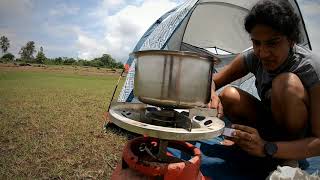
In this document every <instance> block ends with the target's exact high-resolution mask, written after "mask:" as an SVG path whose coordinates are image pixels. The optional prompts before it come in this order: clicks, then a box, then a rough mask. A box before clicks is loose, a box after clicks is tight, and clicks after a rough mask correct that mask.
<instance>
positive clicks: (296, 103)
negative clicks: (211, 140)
mask: <svg viewBox="0 0 320 180" xmlns="http://www.w3.org/2000/svg"><path fill="white" fill-rule="evenodd" d="M245 29H246V31H247V32H248V33H249V35H250V37H251V40H252V44H253V49H252V50H249V51H247V52H244V53H242V54H239V55H238V56H237V57H236V58H235V59H234V60H233V61H232V63H230V64H229V65H228V66H226V67H225V68H224V69H223V70H222V71H220V72H219V73H217V74H214V76H213V83H212V84H213V86H212V87H213V88H212V93H211V94H212V95H211V102H210V106H211V107H212V108H217V109H218V113H219V114H218V116H220V117H222V116H223V114H225V115H226V116H227V117H228V118H229V119H230V120H231V121H232V123H234V124H233V126H232V127H233V128H234V129H236V130H235V131H234V133H233V137H231V141H233V142H234V143H235V144H237V145H238V146H239V147H241V149H243V150H244V151H246V152H248V153H249V154H251V155H254V156H259V157H268V158H276V159H286V160H299V159H304V158H307V157H312V156H319V155H320V59H319V58H318V57H316V56H314V55H313V54H312V53H311V52H310V51H309V50H307V49H305V48H303V47H300V46H298V45H296V43H298V42H299V35H300V31H299V18H298V16H297V15H296V14H295V13H294V11H293V8H292V6H291V5H290V4H289V3H288V2H287V1H286V0H262V1H259V2H258V3H257V4H256V5H255V6H254V7H253V8H252V9H251V11H250V12H249V14H248V15H247V17H246V18H245ZM249 72H252V73H253V74H254V75H255V77H256V83H255V85H256V88H257V90H258V94H259V96H260V99H261V101H260V100H258V99H256V98H255V97H253V96H252V95H250V94H248V93H247V92H245V91H243V90H241V89H238V88H235V87H230V86H229V87H227V88H225V89H224V90H223V91H222V92H221V94H220V95H219V96H218V95H217V94H216V92H215V90H216V89H219V88H220V87H223V86H225V85H227V84H229V83H231V82H232V81H234V80H236V79H238V78H241V77H243V76H245V75H246V74H248V73H249Z"/></svg>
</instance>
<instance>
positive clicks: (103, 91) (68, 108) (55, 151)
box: [0, 65, 127, 179]
mask: <svg viewBox="0 0 320 180" xmlns="http://www.w3.org/2000/svg"><path fill="white" fill-rule="evenodd" d="M118 77H119V73H117V72H110V71H108V70H106V69H96V68H79V67H59V66H52V67H14V66H9V67H8V66H7V65H6V66H4V65H0V129H1V131H0V179H108V178H109V177H110V175H111V173H112V171H113V168H114V167H115V166H116V164H117V162H119V158H120V154H121V151H122V148H123V145H124V144H125V142H126V141H127V136H126V135H125V134H123V133H121V132H118V131H115V130H113V131H112V130H109V131H107V132H106V131H105V130H104V129H103V125H104V120H103V118H102V115H103V112H104V111H106V109H107V106H108V102H109V100H110V98H111V95H112V92H113V89H114V87H115V84H116V82H117V80H118ZM123 79H124V78H123ZM122 83H123V81H122ZM119 87H121V85H119ZM119 89H120V88H119Z"/></svg>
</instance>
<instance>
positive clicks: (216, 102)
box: [208, 92, 224, 118]
mask: <svg viewBox="0 0 320 180" xmlns="http://www.w3.org/2000/svg"><path fill="white" fill-rule="evenodd" d="M208 106H209V108H212V109H217V113H218V114H217V117H218V118H222V117H223V115H224V114H223V107H222V104H221V101H220V98H219V96H218V95H217V94H216V92H211V100H210V102H209V104H208Z"/></svg>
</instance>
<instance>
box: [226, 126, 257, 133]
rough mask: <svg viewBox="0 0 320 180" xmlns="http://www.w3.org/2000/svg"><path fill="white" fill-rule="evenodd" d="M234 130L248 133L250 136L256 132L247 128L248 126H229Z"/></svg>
mask: <svg viewBox="0 0 320 180" xmlns="http://www.w3.org/2000/svg"><path fill="white" fill-rule="evenodd" d="M231 127H232V128H234V129H238V130H241V131H244V132H248V133H251V134H255V133H257V130H256V129H255V128H252V127H249V126H244V125H240V124H232V126H231Z"/></svg>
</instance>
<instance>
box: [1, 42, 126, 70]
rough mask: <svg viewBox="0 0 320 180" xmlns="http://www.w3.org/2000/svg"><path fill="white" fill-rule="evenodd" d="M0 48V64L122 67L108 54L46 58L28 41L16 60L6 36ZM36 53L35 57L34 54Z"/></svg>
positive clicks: (33, 43)
mask: <svg viewBox="0 0 320 180" xmlns="http://www.w3.org/2000/svg"><path fill="white" fill-rule="evenodd" d="M0 46H1V50H2V57H1V59H0V61H2V62H21V63H37V64H46V65H78V66H92V67H106V68H120V69H123V68H124V66H123V64H122V63H121V62H117V61H116V60H115V59H113V58H112V57H111V55H109V54H103V55H102V56H101V57H98V58H94V59H92V60H85V59H74V58H69V57H57V58H47V57H46V55H45V53H44V51H43V47H40V49H39V51H37V50H36V48H35V42H34V41H29V42H27V43H26V45H24V46H22V47H21V49H20V51H19V55H20V57H18V58H16V57H15V56H14V55H13V54H12V53H10V52H8V49H9V48H10V40H9V39H8V38H7V37H6V36H1V38H0ZM35 53H36V56H34V54H35Z"/></svg>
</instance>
